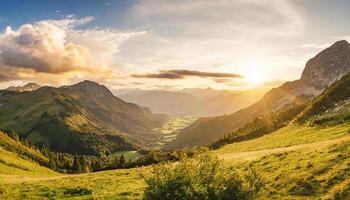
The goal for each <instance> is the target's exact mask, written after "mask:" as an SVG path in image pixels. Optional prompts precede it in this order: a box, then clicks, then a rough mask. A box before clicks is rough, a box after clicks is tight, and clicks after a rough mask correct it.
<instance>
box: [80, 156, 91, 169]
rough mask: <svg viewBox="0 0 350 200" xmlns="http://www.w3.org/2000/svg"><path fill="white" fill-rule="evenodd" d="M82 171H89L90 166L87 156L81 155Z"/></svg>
mask: <svg viewBox="0 0 350 200" xmlns="http://www.w3.org/2000/svg"><path fill="white" fill-rule="evenodd" d="M80 172H89V166H88V163H87V161H86V159H85V156H81V157H80Z"/></svg>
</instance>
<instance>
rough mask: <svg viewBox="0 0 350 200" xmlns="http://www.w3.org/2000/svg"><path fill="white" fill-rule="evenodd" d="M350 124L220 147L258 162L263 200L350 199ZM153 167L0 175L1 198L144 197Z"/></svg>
mask: <svg viewBox="0 0 350 200" xmlns="http://www.w3.org/2000/svg"><path fill="white" fill-rule="evenodd" d="M349 128H350V124H342V125H338V126H332V127H328V128H326V127H324V128H322V127H307V126H300V125H289V126H287V127H284V128H282V129H280V130H278V131H276V132H274V133H272V134H270V135H265V136H263V137H260V138H257V139H254V140H250V141H245V142H239V143H234V144H229V145H225V146H224V147H222V148H220V149H218V150H216V151H215V153H216V154H217V155H218V156H219V158H221V159H224V160H225V162H226V163H227V164H229V165H236V166H238V167H241V168H244V167H245V166H249V165H252V166H255V167H256V168H257V169H258V171H259V172H260V173H261V176H262V177H263V179H264V180H265V187H264V189H263V191H262V193H261V194H260V198H259V199H320V198H325V197H329V198H331V199H335V197H338V199H346V198H348V197H349V196H348V195H349V191H350V187H349V184H350V183H349V180H350V174H349V172H350V170H349V166H350V165H349V164H350V159H349V158H350V157H349V154H350V149H349V147H350V136H349ZM148 173H149V169H148V168H147V167H146V168H143V169H140V168H134V169H130V170H112V171H105V172H98V173H88V174H80V175H57V174H56V175H52V174H47V175H46V174H45V175H39V174H37V175H31V176H27V174H25V172H24V171H21V172H18V173H17V172H15V173H13V174H11V175H9V174H6V173H5V174H3V172H1V175H0V177H2V179H1V181H0V191H1V192H0V198H2V197H7V198H8V199H11V198H12V199H20V198H22V199H23V198H25V197H33V198H60V199H72V198H78V197H79V198H80V199H91V198H101V199H102V198H109V199H141V198H142V193H143V190H144V188H145V186H146V185H145V182H144V180H143V179H142V176H141V175H145V174H146V175H147V174H148Z"/></svg>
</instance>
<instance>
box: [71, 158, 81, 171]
mask: <svg viewBox="0 0 350 200" xmlns="http://www.w3.org/2000/svg"><path fill="white" fill-rule="evenodd" d="M73 172H76V173H79V172H81V165H80V160H79V158H78V156H74V161H73Z"/></svg>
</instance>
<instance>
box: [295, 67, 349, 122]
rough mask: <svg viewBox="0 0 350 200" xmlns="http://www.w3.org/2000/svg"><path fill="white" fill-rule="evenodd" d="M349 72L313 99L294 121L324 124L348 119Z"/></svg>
mask: <svg viewBox="0 0 350 200" xmlns="http://www.w3.org/2000/svg"><path fill="white" fill-rule="evenodd" d="M349 104H350V73H348V74H347V75H345V76H344V77H343V78H342V79H340V80H339V81H337V82H335V83H334V84H333V85H331V86H330V87H329V88H327V89H326V90H325V91H324V92H323V93H322V94H320V95H319V96H318V97H316V98H315V99H313V101H312V102H310V103H309V105H308V106H307V107H306V109H305V110H304V111H303V112H302V113H301V114H300V115H299V116H298V117H297V119H296V120H295V121H298V122H306V121H309V122H310V121H311V122H312V123H316V124H325V123H327V122H330V121H333V122H334V123H336V121H337V122H338V123H342V122H344V121H346V120H349V119H350V105H349Z"/></svg>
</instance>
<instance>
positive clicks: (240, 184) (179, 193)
mask: <svg viewBox="0 0 350 200" xmlns="http://www.w3.org/2000/svg"><path fill="white" fill-rule="evenodd" d="M146 183H147V188H146V190H145V193H144V199H145V200H150V199H152V200H157V199H159V200H161V199H167V200H173V199H174V200H175V199H193V200H202V199H203V200H206V199H207V200H226V199H227V200H228V199H230V200H232V199H233V200H252V199H255V198H256V195H257V194H258V192H259V190H260V188H261V186H262V183H261V180H260V178H259V176H258V175H257V173H256V172H255V171H254V170H252V169H248V170H245V171H242V170H238V169H236V168H233V167H230V168H228V167H226V166H225V165H224V164H223V163H222V161H220V160H219V159H218V158H217V157H215V156H213V155H212V154H211V153H210V152H209V151H208V150H206V149H205V150H200V151H199V152H197V153H196V154H195V155H194V156H193V157H192V158H190V157H188V156H186V155H182V158H181V160H180V161H179V162H177V163H169V162H168V163H164V164H161V165H158V166H156V167H154V169H153V175H152V176H150V177H148V178H146Z"/></svg>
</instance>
